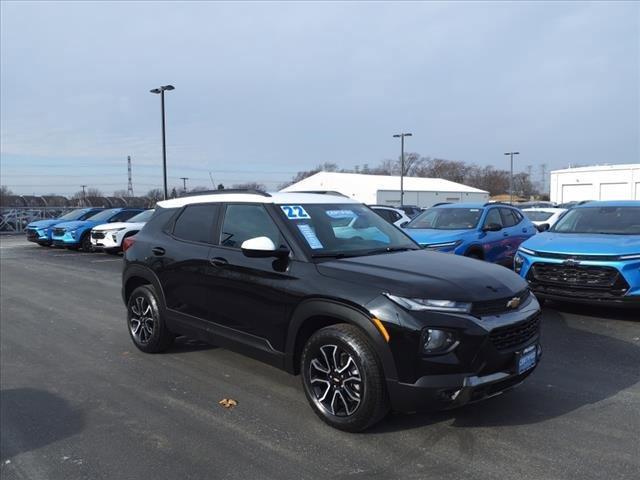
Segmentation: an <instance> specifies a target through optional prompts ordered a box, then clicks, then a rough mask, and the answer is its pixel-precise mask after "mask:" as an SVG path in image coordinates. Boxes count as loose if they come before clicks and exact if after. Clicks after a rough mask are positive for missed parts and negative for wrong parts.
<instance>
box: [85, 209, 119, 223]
mask: <svg viewBox="0 0 640 480" xmlns="http://www.w3.org/2000/svg"><path fill="white" fill-rule="evenodd" d="M119 211H120V209H119V208H110V209H108V210H103V211H101V212H100V213H96V214H95V215H94V216H93V217H89V218H87V220H91V221H92V222H103V221H105V220H109V219H110V218H111V217H112V216H113V215H115V214H116V213H118V212H119Z"/></svg>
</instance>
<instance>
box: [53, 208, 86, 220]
mask: <svg viewBox="0 0 640 480" xmlns="http://www.w3.org/2000/svg"><path fill="white" fill-rule="evenodd" d="M91 212H92V210H87V209H86V208H77V209H76V210H71V211H70V212H68V213H65V214H64V215H62V216H61V217H60V218H58V220H64V221H66V222H69V221H72V220H85V219H86V218H87V217H86V215H87V214H89V213H91Z"/></svg>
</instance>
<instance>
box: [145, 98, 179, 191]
mask: <svg viewBox="0 0 640 480" xmlns="http://www.w3.org/2000/svg"><path fill="white" fill-rule="evenodd" d="M174 89H175V87H174V86H173V85H164V86H162V87H158V88H154V89H153V90H150V92H151V93H159V94H160V107H161V110H162V172H163V175H164V199H165V200H166V199H167V198H169V192H168V191H167V143H166V138H165V133H164V92H165V90H174Z"/></svg>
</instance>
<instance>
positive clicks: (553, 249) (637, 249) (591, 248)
mask: <svg viewBox="0 0 640 480" xmlns="http://www.w3.org/2000/svg"><path fill="white" fill-rule="evenodd" d="M522 246H523V247H524V248H529V249H531V250H535V251H539V252H547V253H564V254H569V255H629V254H632V253H640V235H603V234H587V233H555V232H545V233H542V234H539V235H534V236H533V237H531V238H530V239H529V240H527V241H526V242H524V243H523V244H522Z"/></svg>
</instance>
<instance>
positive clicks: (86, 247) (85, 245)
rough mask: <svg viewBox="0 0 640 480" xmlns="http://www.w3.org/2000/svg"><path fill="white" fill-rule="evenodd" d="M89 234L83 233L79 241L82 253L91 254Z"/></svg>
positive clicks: (91, 247)
mask: <svg viewBox="0 0 640 480" xmlns="http://www.w3.org/2000/svg"><path fill="white" fill-rule="evenodd" d="M90 233H91V232H87V233H85V234H84V235H83V236H82V238H81V239H80V247H79V248H80V250H82V251H83V252H93V245H92V244H91V235H90Z"/></svg>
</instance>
